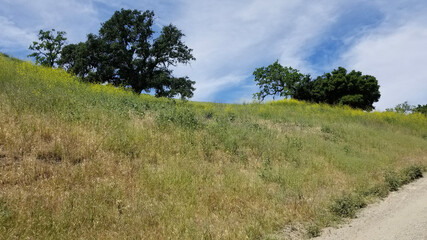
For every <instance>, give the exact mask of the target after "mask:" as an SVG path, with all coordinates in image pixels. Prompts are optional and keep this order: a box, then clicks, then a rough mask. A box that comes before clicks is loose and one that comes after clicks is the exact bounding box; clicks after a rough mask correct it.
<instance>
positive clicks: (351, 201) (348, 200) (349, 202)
mask: <svg viewBox="0 0 427 240" xmlns="http://www.w3.org/2000/svg"><path fill="white" fill-rule="evenodd" d="M365 206H366V203H365V201H364V199H363V198H362V197H360V196H358V195H345V196H343V197H340V198H337V199H335V201H334V202H333V204H332V205H331V207H330V210H331V211H332V212H333V213H334V214H335V215H337V216H340V217H349V218H353V217H355V215H356V211H357V210H358V209H360V208H363V207H365Z"/></svg>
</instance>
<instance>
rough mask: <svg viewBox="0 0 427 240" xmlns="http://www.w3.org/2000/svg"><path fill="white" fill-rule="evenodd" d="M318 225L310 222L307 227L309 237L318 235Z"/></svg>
mask: <svg viewBox="0 0 427 240" xmlns="http://www.w3.org/2000/svg"><path fill="white" fill-rule="evenodd" d="M320 233H321V231H320V227H319V226H318V225H315V224H311V225H310V226H308V227H307V235H308V237H309V238H314V237H318V236H320Z"/></svg>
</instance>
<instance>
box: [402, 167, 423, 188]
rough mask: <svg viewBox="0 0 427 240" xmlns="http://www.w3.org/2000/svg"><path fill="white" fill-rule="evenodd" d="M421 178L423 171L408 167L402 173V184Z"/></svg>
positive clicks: (419, 168) (418, 168)
mask: <svg viewBox="0 0 427 240" xmlns="http://www.w3.org/2000/svg"><path fill="white" fill-rule="evenodd" d="M422 177H423V170H422V168H421V167H420V166H415V165H412V166H409V167H407V168H405V169H403V171H402V184H408V183H410V182H412V181H414V180H416V179H418V178H422Z"/></svg>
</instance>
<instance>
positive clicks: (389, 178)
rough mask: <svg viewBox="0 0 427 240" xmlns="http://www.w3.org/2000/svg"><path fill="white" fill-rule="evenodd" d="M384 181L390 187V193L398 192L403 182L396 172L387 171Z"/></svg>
mask: <svg viewBox="0 0 427 240" xmlns="http://www.w3.org/2000/svg"><path fill="white" fill-rule="evenodd" d="M384 181H385V183H386V184H387V186H388V189H389V191H391V192H393V191H397V190H398V189H399V188H400V186H402V181H401V179H400V177H399V175H398V174H397V173H396V172H394V171H387V172H386V173H385V174H384Z"/></svg>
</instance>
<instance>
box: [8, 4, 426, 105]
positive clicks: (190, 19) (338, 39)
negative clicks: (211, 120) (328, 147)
mask: <svg viewBox="0 0 427 240" xmlns="http://www.w3.org/2000/svg"><path fill="white" fill-rule="evenodd" d="M121 8H124V9H138V10H141V11H145V10H153V11H154V13H155V15H156V19H155V24H156V28H157V29H161V27H162V26H164V25H168V24H170V23H172V24H174V25H176V26H177V27H178V28H179V29H180V30H182V32H183V33H184V34H185V37H184V39H183V40H184V42H185V43H186V45H187V46H188V47H190V48H192V49H193V55H194V56H195V57H196V61H193V62H191V63H190V64H188V65H182V66H178V67H177V68H176V69H174V74H175V75H176V76H185V75H186V76H189V77H190V79H191V80H193V81H196V85H195V87H196V91H195V93H194V97H193V98H192V100H194V101H210V102H220V103H242V102H251V101H252V95H253V94H254V93H255V92H257V91H258V88H257V86H256V83H255V82H254V78H253V75H252V73H253V71H254V70H255V69H256V68H259V67H263V66H268V65H270V64H272V63H273V62H274V61H276V60H279V62H280V63H281V64H282V65H283V66H291V67H293V68H296V69H298V70H300V71H301V72H302V73H304V74H310V75H311V76H313V77H316V76H319V75H322V74H324V73H327V72H331V71H332V70H333V69H336V68H338V67H339V66H342V67H345V68H346V69H347V70H353V69H355V70H357V71H361V72H362V73H363V74H366V75H372V76H375V77H376V78H377V80H378V82H379V84H380V92H381V98H380V100H379V102H377V103H375V104H374V106H375V107H376V109H378V110H385V109H386V108H391V107H394V106H396V105H397V104H399V103H403V102H404V101H408V102H409V104H412V105H417V104H427V1H425V0H405V1H400V0H351V1H350V0H316V1H313V0H312V1H309V0H151V1H149V0H129V1H120V0H118V1H115V0H37V1H30V0H0V52H3V53H6V54H9V55H11V56H14V57H18V58H21V59H27V55H28V54H30V51H29V50H28V47H29V45H30V44H31V43H32V41H36V40H37V33H38V31H39V30H40V29H44V30H48V29H52V28H54V29H56V30H60V31H65V32H66V33H67V35H66V37H67V38H68V40H67V41H68V43H77V42H81V41H85V40H86V35H87V34H89V33H98V30H99V28H100V26H101V23H103V22H105V21H106V20H108V19H109V18H110V17H111V16H112V15H113V13H114V12H115V11H117V10H120V9H121Z"/></svg>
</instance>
